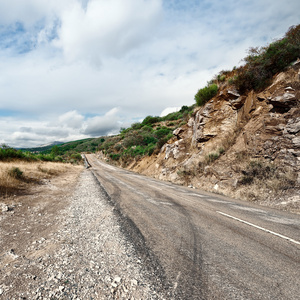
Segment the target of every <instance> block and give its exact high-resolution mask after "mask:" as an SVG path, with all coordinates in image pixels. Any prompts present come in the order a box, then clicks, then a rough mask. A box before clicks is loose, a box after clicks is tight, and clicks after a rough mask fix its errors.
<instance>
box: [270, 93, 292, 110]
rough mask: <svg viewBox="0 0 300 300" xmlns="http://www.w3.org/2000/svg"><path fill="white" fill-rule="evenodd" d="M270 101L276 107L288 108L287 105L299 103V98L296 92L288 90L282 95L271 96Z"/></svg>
mask: <svg viewBox="0 0 300 300" xmlns="http://www.w3.org/2000/svg"><path fill="white" fill-rule="evenodd" d="M268 102H269V103H270V104H272V105H273V106H274V107H284V108H286V107H293V106H295V105H297V98H296V96H295V94H294V93H291V92H290V91H288V92H285V93H284V94H282V95H279V96H275V97H273V98H269V99H268Z"/></svg>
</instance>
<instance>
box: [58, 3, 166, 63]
mask: <svg viewBox="0 0 300 300" xmlns="http://www.w3.org/2000/svg"><path fill="white" fill-rule="evenodd" d="M160 15H161V1H159V0H148V1H145V0H127V1H124V0H113V1H104V0H90V1H89V2H87V5H86V7H83V6H82V5H81V4H80V3H74V5H73V6H72V8H71V9H70V10H67V11H64V13H63V14H62V16H61V27H60V29H59V31H58V36H59V37H58V39H57V41H56V42H55V45H56V46H58V47H61V48H62V49H63V52H64V54H65V58H66V59H67V60H68V61H74V60H76V59H83V60H89V61H90V62H92V63H93V64H96V65H99V64H100V62H101V60H102V56H103V55H105V56H116V57H120V56H123V55H125V54H126V53H127V52H128V51H129V50H131V49H133V48H135V47H137V46H138V45H140V44H141V43H142V42H144V41H146V40H149V39H150V37H151V36H152V34H153V32H154V30H153V29H154V28H156V26H157V23H158V21H159V19H160Z"/></svg>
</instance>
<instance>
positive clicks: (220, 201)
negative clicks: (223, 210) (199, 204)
mask: <svg viewBox="0 0 300 300" xmlns="http://www.w3.org/2000/svg"><path fill="white" fill-rule="evenodd" d="M207 201H210V202H216V203H226V204H230V203H231V202H228V201H224V200H218V199H213V198H208V199H207Z"/></svg>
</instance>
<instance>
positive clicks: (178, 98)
mask: <svg viewBox="0 0 300 300" xmlns="http://www.w3.org/2000/svg"><path fill="white" fill-rule="evenodd" d="M299 11H300V1H299V0H285V1H282V0H249V1H248V0H227V1H223V0H222V1H221V0H210V1H208V0H203V1H202V0H198V1H196V0H64V1H61V0H26V1H24V0H9V1H8V0H0V145H1V144H6V145H9V146H11V147H33V146H38V145H42V144H46V143H51V142H53V141H61V142H66V141H71V140H78V139H83V138H88V137H99V136H103V135H111V134H117V133H118V132H119V130H120V128H122V127H123V128H124V127H128V126H130V124H132V123H133V122H138V121H141V120H143V119H144V118H145V117H146V116H148V115H153V116H157V115H158V116H159V115H162V114H166V113H168V112H171V111H175V110H176V109H178V108H180V107H181V106H183V105H192V104H194V102H195V101H194V95H195V94H196V92H197V91H198V89H200V88H202V87H204V86H205V85H206V84H207V81H209V80H210V79H212V77H213V76H214V75H216V74H218V73H219V72H220V71H221V70H228V69H230V70H231V69H232V68H233V67H234V66H238V65H240V64H241V63H242V59H243V58H244V57H245V56H246V55H247V49H249V48H250V47H259V46H265V45H267V44H268V43H270V42H272V41H273V40H275V39H278V38H281V37H282V36H283V35H284V33H285V32H286V31H287V30H288V28H289V27H290V26H292V25H297V24H299V23H300V22H299Z"/></svg>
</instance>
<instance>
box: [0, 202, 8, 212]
mask: <svg viewBox="0 0 300 300" xmlns="http://www.w3.org/2000/svg"><path fill="white" fill-rule="evenodd" d="M0 211H1V212H7V211H9V206H8V205H7V204H5V203H0Z"/></svg>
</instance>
